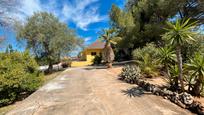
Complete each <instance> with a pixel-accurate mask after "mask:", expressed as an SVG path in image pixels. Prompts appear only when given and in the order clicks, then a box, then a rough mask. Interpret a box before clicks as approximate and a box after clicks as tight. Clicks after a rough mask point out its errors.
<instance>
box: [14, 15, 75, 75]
mask: <svg viewBox="0 0 204 115" xmlns="http://www.w3.org/2000/svg"><path fill="white" fill-rule="evenodd" d="M17 38H18V40H25V41H26V42H27V48H28V49H30V50H31V51H33V53H34V54H35V56H36V58H37V59H42V60H43V61H45V62H46V64H48V65H49V68H48V72H51V71H52V68H53V64H54V63H55V62H56V60H58V59H59V58H60V57H61V56H62V55H63V54H68V53H69V52H71V51H72V50H74V49H75V48H76V46H77V45H78V41H79V39H78V38H77V37H76V34H75V32H74V30H72V29H70V28H68V27H67V25H66V24H64V23H61V22H60V21H59V20H58V19H57V18H56V17H55V16H54V15H53V14H51V13H47V12H39V13H35V14H34V15H33V16H31V17H29V18H28V19H27V23H26V24H25V25H24V26H17Z"/></svg>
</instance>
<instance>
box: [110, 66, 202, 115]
mask: <svg viewBox="0 0 204 115" xmlns="http://www.w3.org/2000/svg"><path fill="white" fill-rule="evenodd" d="M109 71H112V72H114V73H120V72H121V71H122V70H121V68H120V69H119V68H118V69H113V70H109ZM119 71H120V72H119ZM123 71H124V70H123ZM126 71H127V70H126ZM128 72H129V73H132V72H130V71H128ZM118 75H119V74H118ZM122 75H127V76H129V75H130V76H131V75H132V74H129V75H128V74H127V73H123V74H122ZM120 76H121V75H120ZM122 80H124V79H122ZM126 82H127V81H126ZM131 83H134V84H137V85H138V86H139V87H141V88H143V89H144V90H145V91H147V92H151V93H152V94H154V95H158V96H162V97H163V98H164V99H168V100H170V101H171V102H173V103H175V104H177V105H178V106H180V107H182V108H184V109H188V110H190V111H191V112H193V113H196V114H199V115H204V98H203V97H201V98H197V97H193V96H191V95H190V94H188V93H186V92H184V93H178V92H173V91H171V90H169V89H168V83H167V80H166V79H165V78H164V77H162V76H158V77H153V78H144V77H142V78H139V79H136V80H134V81H133V82H132V81H131Z"/></svg>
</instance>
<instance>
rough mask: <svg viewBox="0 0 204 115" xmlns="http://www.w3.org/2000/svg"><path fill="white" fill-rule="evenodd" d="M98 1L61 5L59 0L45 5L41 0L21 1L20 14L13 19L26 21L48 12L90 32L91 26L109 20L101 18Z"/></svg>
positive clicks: (91, 0) (50, 0) (49, 1)
mask: <svg viewBox="0 0 204 115" xmlns="http://www.w3.org/2000/svg"><path fill="white" fill-rule="evenodd" d="M98 1H99V0H75V1H74V2H69V1H67V2H64V1H63V2H61V3H59V1H57V0H48V2H47V3H46V4H43V3H42V1H40V0H21V1H20V3H21V6H20V7H19V11H20V13H18V14H12V17H16V18H17V19H19V20H21V21H25V19H26V18H27V17H28V16H31V15H33V13H34V12H39V11H47V12H51V13H53V14H54V15H55V16H57V17H58V18H59V19H60V20H61V21H63V22H68V23H69V22H73V23H74V24H75V25H76V27H78V28H80V29H82V30H88V26H89V25H90V24H93V23H96V22H101V21H104V20H107V16H101V15H100V13H99V12H98V10H99V7H98V6H97V4H96V3H97V2H98ZM59 5H61V7H60V6H59Z"/></svg>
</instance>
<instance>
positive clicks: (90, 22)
mask: <svg viewBox="0 0 204 115" xmlns="http://www.w3.org/2000/svg"><path fill="white" fill-rule="evenodd" d="M20 1H21V6H19V8H18V10H19V11H20V12H21V13H17V14H16V13H15V14H14V13H10V14H9V16H10V17H12V18H15V19H18V20H20V21H22V22H26V18H27V17H29V16H31V15H32V14H33V13H34V12H38V11H47V12H51V13H53V14H54V15H55V16H57V17H58V18H59V20H60V21H62V22H64V23H66V24H67V25H68V26H69V27H71V28H73V29H75V30H76V32H77V34H78V35H79V36H80V37H82V38H83V39H84V40H85V44H86V45H88V44H90V43H92V42H94V41H95V40H96V39H97V33H98V32H99V31H100V30H101V29H103V28H108V27H109V17H108V13H109V11H110V8H111V5H112V4H117V5H118V6H119V7H123V4H124V2H125V0H20ZM1 35H3V36H5V37H6V38H7V41H6V42H5V43H6V44H12V45H13V47H14V48H15V49H19V50H22V49H23V47H20V46H22V44H17V42H16V40H15V32H11V31H8V30H4V29H1V28H0V36H1Z"/></svg>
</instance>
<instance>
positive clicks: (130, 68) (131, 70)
mask: <svg viewBox="0 0 204 115" xmlns="http://www.w3.org/2000/svg"><path fill="white" fill-rule="evenodd" d="M140 72H141V70H140V68H139V67H138V66H135V65H127V66H125V67H124V68H123V69H122V73H121V74H120V75H119V76H120V79H121V80H124V81H125V82H127V83H135V82H136V80H137V79H139V78H140V77H141V74H140Z"/></svg>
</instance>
